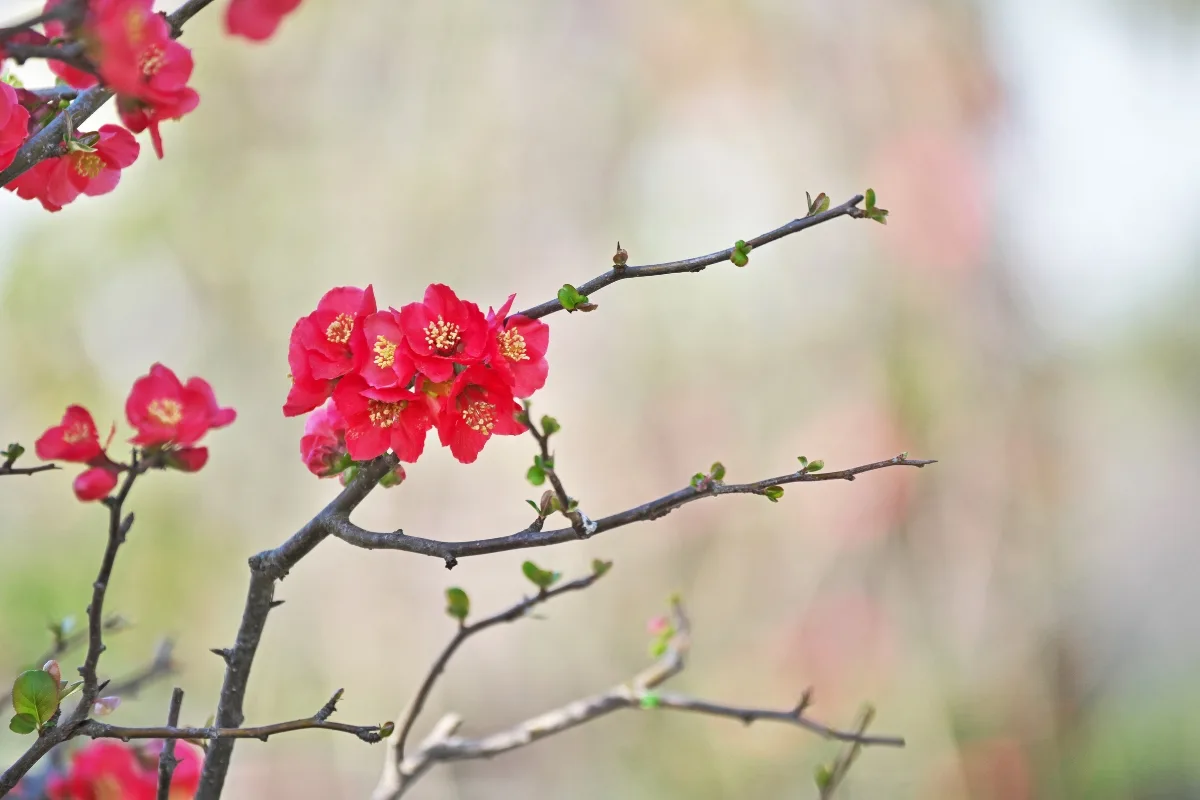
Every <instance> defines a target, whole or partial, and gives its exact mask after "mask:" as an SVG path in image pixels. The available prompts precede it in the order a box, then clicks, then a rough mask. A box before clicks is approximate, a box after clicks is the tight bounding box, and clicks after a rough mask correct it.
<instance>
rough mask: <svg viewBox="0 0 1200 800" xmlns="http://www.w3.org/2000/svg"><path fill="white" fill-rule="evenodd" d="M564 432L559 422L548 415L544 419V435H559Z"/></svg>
mask: <svg viewBox="0 0 1200 800" xmlns="http://www.w3.org/2000/svg"><path fill="white" fill-rule="evenodd" d="M561 430H562V426H561V425H559V424H558V420H556V419H555V418H554V417H552V416H550V415H549V414H546V415H545V416H543V417H542V433H544V434H545V435H546V436H549V435H551V434H553V433H558V432H559V431H561Z"/></svg>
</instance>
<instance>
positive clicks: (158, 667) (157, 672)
mask: <svg viewBox="0 0 1200 800" xmlns="http://www.w3.org/2000/svg"><path fill="white" fill-rule="evenodd" d="M174 650H175V643H174V642H172V641H171V640H170V639H163V640H162V641H160V642H159V643H158V646H157V647H155V648H154V656H153V657H152V658H151V659H150V661H149V663H147V664H146V666H144V667H142V668H141V669H139V670H137V671H136V672H133V673H131V674H129V675H126V676H125V677H123V678H120V679H117V680H114V681H112V683H110V684H109V685H108V686H107V688H106V689H105V691H106V692H108V694H115V695H118V696H119V697H122V698H125V697H137V695H138V693H139V692H141V690H142V689H144V688H145V687H146V686H147V685H148V684H151V683H154V682H155V681H157V680H159V679H161V678H165V677H166V676H168V675H173V674H174V673H175V671H176V664H175V658H174Z"/></svg>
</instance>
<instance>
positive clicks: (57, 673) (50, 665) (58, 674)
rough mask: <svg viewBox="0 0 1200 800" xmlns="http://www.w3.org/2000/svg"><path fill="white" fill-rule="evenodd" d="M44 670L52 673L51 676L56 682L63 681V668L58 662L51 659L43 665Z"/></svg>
mask: <svg viewBox="0 0 1200 800" xmlns="http://www.w3.org/2000/svg"><path fill="white" fill-rule="evenodd" d="M42 672H48V673H50V677H51V678H54V682H55V683H62V668H61V667H59V666H58V662H57V661H55V660H54V659H50V660H49V661H47V662H46V663H45V665H44V666H43V667H42Z"/></svg>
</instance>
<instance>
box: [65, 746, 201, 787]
mask: <svg viewBox="0 0 1200 800" xmlns="http://www.w3.org/2000/svg"><path fill="white" fill-rule="evenodd" d="M162 748H163V742H162V741H159V740H151V741H150V742H148V743H147V744H145V745H143V746H141V747H133V746H129V745H124V744H119V743H117V742H115V741H111V740H109V739H97V740H96V741H93V742H92V743H90V744H89V745H87V746H86V747H84V748H83V749H81V750H79V751H78V752H76V753H75V756H74V758H73V759H72V760H71V767H70V769H69V770H68V772H67V773H66V774H65V775H56V776H54V777H52V778H51V779H50V781H49V783H48V784H47V787H46V794H47V796H48V797H49V798H50V800H107V798H121V800H154V798H155V797H157V796H158V795H157V787H158V756H159V753H160V752H162ZM175 758H176V759H178V762H179V763H178V764H177V765H176V766H175V773H174V775H173V776H172V778H171V794H170V796H171V798H172V800H183V798H190V797H193V796H194V795H195V794H196V790H197V789H198V788H199V786H200V769H201V767H202V765H203V761H202V759H201V756H200V753H199V751H198V750H197V749H196V748H195V747H194V746H192V745H190V744H187V743H186V742H176V743H175Z"/></svg>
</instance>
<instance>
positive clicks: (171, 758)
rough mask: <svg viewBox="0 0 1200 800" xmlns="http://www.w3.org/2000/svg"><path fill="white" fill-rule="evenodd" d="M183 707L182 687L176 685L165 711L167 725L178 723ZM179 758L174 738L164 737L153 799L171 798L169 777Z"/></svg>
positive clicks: (169, 799) (168, 799)
mask: <svg viewBox="0 0 1200 800" xmlns="http://www.w3.org/2000/svg"><path fill="white" fill-rule="evenodd" d="M182 708H183V689H180V688H179V687H178V686H176V687H175V691H173V692H172V693H171V707H170V709H169V710H168V711H167V727H168V728H175V727H177V726H178V725H179V712H180V710H181V709H182ZM178 765H179V759H177V758H176V757H175V740H174V739H170V738H168V739H165V740H164V741H163V749H162V752H161V753H159V754H158V787H157V791H156V792H155V800H171V778H173V777H174V776H175V767H176V766H178Z"/></svg>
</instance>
